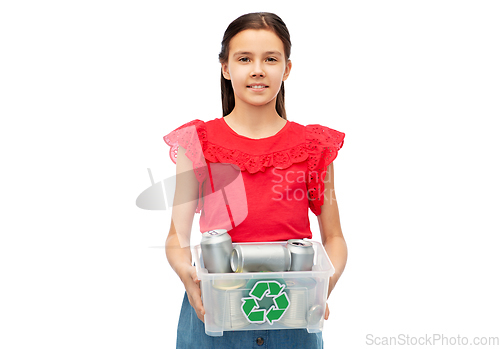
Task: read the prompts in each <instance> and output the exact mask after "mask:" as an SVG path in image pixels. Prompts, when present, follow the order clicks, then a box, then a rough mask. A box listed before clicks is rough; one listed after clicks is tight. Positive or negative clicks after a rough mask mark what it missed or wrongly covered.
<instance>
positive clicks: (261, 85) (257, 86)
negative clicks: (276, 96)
mask: <svg viewBox="0 0 500 349" xmlns="http://www.w3.org/2000/svg"><path fill="white" fill-rule="evenodd" d="M268 87H269V86H267V85H263V84H252V85H248V86H247V88H251V89H253V90H263V89H265V88H268Z"/></svg>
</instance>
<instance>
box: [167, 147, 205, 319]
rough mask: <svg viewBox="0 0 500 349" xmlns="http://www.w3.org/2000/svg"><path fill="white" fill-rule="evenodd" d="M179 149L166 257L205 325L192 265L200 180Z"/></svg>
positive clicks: (199, 292) (190, 163)
mask: <svg viewBox="0 0 500 349" xmlns="http://www.w3.org/2000/svg"><path fill="white" fill-rule="evenodd" d="M185 153H186V150H185V149H183V148H181V147H179V149H178V153H177V166H176V183H175V196H174V205H173V208H172V222H171V224H170V231H169V233H168V237H167V240H166V242H165V253H166V255H167V260H168V262H169V263H170V266H171V267H172V269H173V270H174V271H175V272H176V273H177V275H178V276H179V278H180V279H181V281H182V283H183V284H184V287H185V289H186V293H187V295H188V298H189V302H190V303H191V305H192V306H193V308H194V309H195V310H196V314H197V315H198V318H200V320H201V321H203V315H204V314H205V310H204V308H203V305H202V302H201V290H200V286H199V280H198V279H197V276H196V268H195V267H194V266H192V265H191V251H190V236H191V227H192V224H193V218H194V214H195V211H196V206H197V200H198V180H197V179H196V177H195V174H194V171H193V164H192V162H191V161H190V160H189V159H188V158H187V157H186V155H185Z"/></svg>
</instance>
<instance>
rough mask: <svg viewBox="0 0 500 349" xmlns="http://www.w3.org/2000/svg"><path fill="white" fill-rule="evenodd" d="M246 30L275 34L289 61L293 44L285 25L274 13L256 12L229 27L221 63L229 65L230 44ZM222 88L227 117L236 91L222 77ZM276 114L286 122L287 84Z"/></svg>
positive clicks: (223, 109) (279, 95)
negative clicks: (265, 30) (237, 35)
mask: <svg viewBox="0 0 500 349" xmlns="http://www.w3.org/2000/svg"><path fill="white" fill-rule="evenodd" d="M246 29H267V30H271V31H272V32H274V33H275V34H276V35H277V36H278V37H279V38H280V39H281V41H282V42H283V47H284V48H285V58H286V60H287V61H288V59H289V58H290V51H291V48H292V43H291V41H290V33H288V29H287V27H286V25H285V23H284V22H283V21H282V20H281V18H279V17H278V16H277V15H275V14H274V13H269V12H255V13H247V14H246V15H243V16H240V17H238V18H236V19H235V20H234V21H233V22H231V24H229V26H228V27H227V29H226V31H225V33H224V37H223V38H222V43H221V46H222V47H221V50H220V53H219V62H220V63H227V61H228V58H229V57H228V56H229V42H230V41H231V39H232V38H233V37H234V36H235V35H236V34H238V33H239V32H241V31H243V30H246ZM220 87H221V97H222V116H226V115H228V114H229V113H231V111H232V110H233V109H234V91H233V86H232V85H231V81H230V80H226V79H225V78H224V76H223V75H222V69H221V76H220ZM276 112H277V113H278V114H279V116H281V117H282V118H283V119H285V120H286V111H285V84H284V82H283V81H282V82H281V88H280V91H279V92H278V95H277V97H276Z"/></svg>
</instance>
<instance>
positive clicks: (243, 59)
mask: <svg viewBox="0 0 500 349" xmlns="http://www.w3.org/2000/svg"><path fill="white" fill-rule="evenodd" d="M238 61H240V62H249V61H250V59H248V57H241V58H240V59H238Z"/></svg>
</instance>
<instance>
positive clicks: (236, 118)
mask: <svg viewBox="0 0 500 349" xmlns="http://www.w3.org/2000/svg"><path fill="white" fill-rule="evenodd" d="M238 102H240V101H239V100H238V99H237V100H236V101H235V106H234V109H233V110H232V111H231V113H229V114H228V115H226V117H225V119H226V121H229V120H230V121H231V122H232V123H233V124H237V125H239V126H240V127H242V128H244V129H246V130H247V131H248V132H249V133H254V134H259V133H262V132H265V131H266V130H268V129H269V128H272V127H274V126H276V125H278V126H279V125H282V124H284V123H286V121H285V120H284V119H283V118H281V116H279V114H278V112H277V111H276V98H275V99H273V101H272V102H270V103H267V104H265V105H259V106H255V105H250V104H245V103H238Z"/></svg>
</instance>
